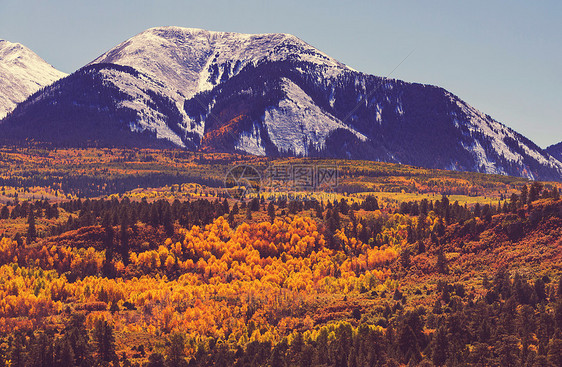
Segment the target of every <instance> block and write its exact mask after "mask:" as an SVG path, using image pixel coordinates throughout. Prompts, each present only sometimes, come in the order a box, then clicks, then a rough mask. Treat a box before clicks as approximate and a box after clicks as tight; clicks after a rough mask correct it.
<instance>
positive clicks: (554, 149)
mask: <svg viewBox="0 0 562 367" xmlns="http://www.w3.org/2000/svg"><path fill="white" fill-rule="evenodd" d="M546 152H547V153H548V154H550V155H551V156H553V157H554V158H556V159H558V160H559V161H560V162H562V142H560V143H558V144H554V145H551V146H549V147H548V148H546Z"/></svg>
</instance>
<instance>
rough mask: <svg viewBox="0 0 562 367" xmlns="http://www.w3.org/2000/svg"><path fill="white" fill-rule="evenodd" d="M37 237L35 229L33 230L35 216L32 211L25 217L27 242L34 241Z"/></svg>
mask: <svg viewBox="0 0 562 367" xmlns="http://www.w3.org/2000/svg"><path fill="white" fill-rule="evenodd" d="M36 237H37V229H36V228H35V214H34V213H33V210H30V211H29V216H28V217H27V238H28V239H29V241H30V242H31V241H34V240H35V238H36Z"/></svg>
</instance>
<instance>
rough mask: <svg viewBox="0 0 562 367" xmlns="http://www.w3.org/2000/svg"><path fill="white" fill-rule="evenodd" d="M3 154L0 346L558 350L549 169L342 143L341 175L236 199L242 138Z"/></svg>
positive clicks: (63, 359) (556, 242)
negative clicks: (544, 173) (349, 157)
mask: <svg viewBox="0 0 562 367" xmlns="http://www.w3.org/2000/svg"><path fill="white" fill-rule="evenodd" d="M0 157H1V159H0V162H3V167H4V168H6V169H5V170H3V172H5V173H4V174H3V175H2V177H1V178H2V180H3V181H2V183H0V185H1V186H0V188H1V189H2V192H1V195H2V196H0V199H2V198H3V199H5V200H6V201H4V204H0V273H1V274H2V279H3V282H2V283H1V284H0V330H1V332H2V334H1V335H2V338H3V343H2V344H1V345H2V346H1V347H0V349H1V351H2V353H0V362H2V361H6V360H8V359H10V360H11V361H13V360H14V358H16V357H17V356H19V357H17V358H21V360H22V361H25V362H22V363H24V365H32V363H34V362H33V360H35V359H40V360H42V361H52V363H53V364H54V365H68V366H74V365H84V364H86V365H94V364H96V363H105V364H106V365H112V366H117V365H120V366H125V365H137V366H141V365H145V366H155V365H158V364H157V363H159V362H158V361H167V362H166V363H168V364H171V363H178V365H186V364H189V365H194V366H209V365H225V364H227V365H235V366H276V365H279V363H281V362H282V361H289V362H290V363H292V364H293V365H298V366H301V365H302V366H342V365H343V366H350V365H351V366H364V365H374V366H384V365H393V366H401V365H404V366H405V365H436V366H442V365H451V364H455V363H457V362H456V361H463V362H464V363H466V364H467V365H470V366H472V365H474V366H477V365H502V366H509V365H514V364H517V363H519V362H520V361H525V363H527V364H531V365H533V364H543V365H548V364H547V363H550V364H551V365H556V363H558V361H560V359H559V358H560V354H559V351H560V350H562V349H560V348H559V347H558V346H559V345H561V344H562V340H561V338H560V332H562V322H561V321H560V320H562V319H561V316H562V303H561V301H560V300H561V299H562V261H561V260H562V242H561V241H562V200H561V199H560V189H561V188H562V186H560V184H557V183H539V182H532V183H531V182H529V181H526V180H524V179H519V178H513V177H506V176H500V175H483V174H474V173H460V172H448V171H437V170H427V169H419V168H418V169H416V168H413V167H405V166H401V165H395V164H388V163H373V162H362V161H339V162H341V163H342V167H340V177H341V181H340V184H341V185H342V187H341V188H339V189H338V190H329V191H326V192H321V191H319V192H306V191H301V192H294V193H293V197H294V199H289V198H288V197H287V195H283V192H278V193H276V194H270V193H267V192H264V195H263V198H262V197H253V198H252V197H249V198H247V199H246V200H244V201H237V200H236V201H235V200H233V199H228V198H226V195H225V192H224V191H223V190H221V189H220V187H219V186H220V185H221V180H220V179H217V180H215V181H213V177H220V176H221V174H222V173H221V172H223V171H227V170H228V168H230V167H232V166H233V165H236V164H237V163H238V162H239V161H238V160H240V161H243V160H244V159H245V157H244V156H236V155H232V156H231V155H225V154H219V153H214V154H199V153H188V152H183V151H178V150H162V151H159V150H141V151H139V150H107V149H105V150H96V149H86V150H79V149H78V150H76V149H72V150H63V149H60V150H56V151H55V150H42V149H37V150H22V149H21V148H17V149H12V150H8V149H4V150H2V151H0ZM253 159H254V161H253V164H254V165H255V166H256V167H262V166H264V165H266V164H268V162H267V161H266V160H265V158H259V157H254V158H253ZM273 162H275V163H276V164H277V165H282V164H292V165H296V166H303V165H305V164H307V162H308V164H311V163H313V162H314V164H325V165H329V164H332V163H333V161H320V160H318V161H313V160H310V159H294V158H291V159H280V160H274V161H272V162H269V163H273ZM344 164H345V165H344ZM43 167H46V168H43ZM153 170H154V171H153ZM156 170H158V171H159V172H160V175H155V172H156ZM63 172H72V174H71V175H69V177H68V179H67V180H61V179H60V178H61V177H65V176H66V175H65V174H63ZM168 172H169V173H170V174H168ZM29 173H33V175H29ZM187 173H189V174H190V175H191V176H187ZM87 174H90V175H93V176H96V177H97V178H98V181H95V182H90V181H91V180H90V179H89V178H88V176H87ZM196 178H197V180H202V181H201V182H203V180H205V181H204V182H206V184H196V183H195V182H194V181H195V179H196ZM129 179H130V180H131V181H129ZM135 182H136V183H137V184H138V185H139V186H141V187H138V188H131V187H130V186H128V185H134V183H135ZM214 183H216V185H215V187H213V184H214ZM151 184H152V185H153V186H152V187H151ZM158 185H162V186H158ZM97 186H99V187H97ZM344 188H345V191H344ZM351 188H354V190H353V191H351V192H350V191H347V190H348V189H351ZM104 190H107V191H105V192H104ZM83 192H88V193H90V195H89V196H90V198H88V199H79V198H78V197H77V196H76V195H77V194H80V193H83ZM102 192H104V194H101V193H102ZM81 196H82V195H81ZM96 196H97V197H96ZM46 198H49V200H43V199H46ZM316 198H317V199H316ZM28 199H29V200H28ZM6 204H7V205H6ZM173 361H175V362H173ZM182 361H183V362H182ZM161 363H164V362H161Z"/></svg>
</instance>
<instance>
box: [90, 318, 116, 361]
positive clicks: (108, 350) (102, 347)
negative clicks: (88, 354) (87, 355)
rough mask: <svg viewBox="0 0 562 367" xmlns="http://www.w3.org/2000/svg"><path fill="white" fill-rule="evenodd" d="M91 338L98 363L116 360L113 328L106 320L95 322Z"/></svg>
mask: <svg viewBox="0 0 562 367" xmlns="http://www.w3.org/2000/svg"><path fill="white" fill-rule="evenodd" d="M92 338H93V340H94V345H95V347H96V354H97V360H98V361H99V362H113V361H115V359H116V358H117V355H116V354H115V337H114V336H113V328H112V327H111V325H109V323H108V322H107V321H106V320H102V319H98V320H96V322H95V324H94V330H93V332H92Z"/></svg>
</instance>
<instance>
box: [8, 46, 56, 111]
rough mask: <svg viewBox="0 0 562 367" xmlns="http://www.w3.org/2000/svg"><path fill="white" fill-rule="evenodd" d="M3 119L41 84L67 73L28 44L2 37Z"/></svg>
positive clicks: (46, 83)
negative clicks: (58, 68)
mask: <svg viewBox="0 0 562 367" xmlns="http://www.w3.org/2000/svg"><path fill="white" fill-rule="evenodd" d="M0 76H1V78H0V119H2V118H4V117H5V116H6V115H7V114H8V113H9V112H10V111H12V110H13V109H14V108H15V107H16V105H17V104H18V103H20V102H23V101H24V100H25V99H26V98H27V97H29V96H30V95H31V94H33V93H34V92H36V91H37V90H39V89H40V88H42V87H45V86H47V85H49V84H52V83H53V82H54V81H56V80H58V79H60V78H62V77H64V76H66V74H65V73H63V72H61V71H58V70H56V69H55V68H54V67H52V66H51V65H49V64H48V63H46V62H45V61H44V60H43V59H42V58H40V57H39V56H37V55H36V54H35V53H34V52H33V51H31V50H30V49H28V48H27V47H25V46H23V45H21V44H19V43H12V42H8V41H5V40H0Z"/></svg>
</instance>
